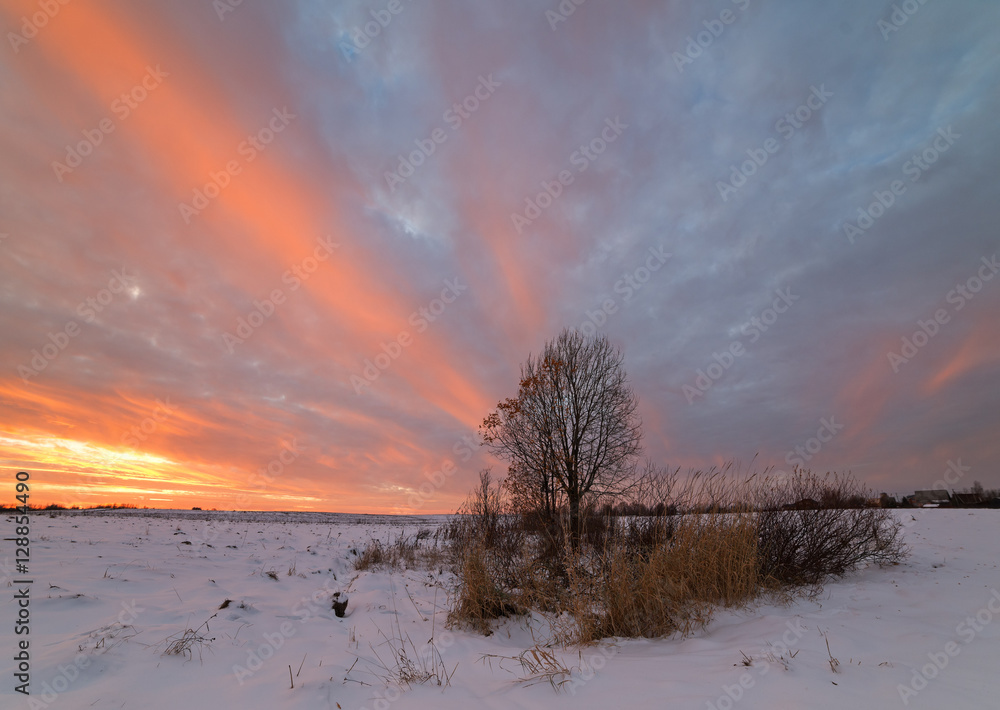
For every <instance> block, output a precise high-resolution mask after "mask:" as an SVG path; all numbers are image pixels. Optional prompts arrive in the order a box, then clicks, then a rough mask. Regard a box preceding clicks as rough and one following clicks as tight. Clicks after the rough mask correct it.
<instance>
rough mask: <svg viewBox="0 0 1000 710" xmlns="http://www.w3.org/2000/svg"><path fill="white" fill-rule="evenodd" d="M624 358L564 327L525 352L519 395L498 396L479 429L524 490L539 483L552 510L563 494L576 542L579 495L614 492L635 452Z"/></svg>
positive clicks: (636, 430) (635, 422)
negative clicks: (537, 347)
mask: <svg viewBox="0 0 1000 710" xmlns="http://www.w3.org/2000/svg"><path fill="white" fill-rule="evenodd" d="M623 359H624V358H623V355H622V353H621V351H620V350H618V349H617V348H615V347H613V346H612V345H611V344H610V343H609V342H608V339H607V338H606V337H605V336H603V335H597V336H590V337H588V336H584V335H582V334H580V333H578V332H576V331H571V330H563V332H562V333H560V334H559V336H558V337H557V338H555V339H554V340H551V341H549V342H547V343H546V344H545V348H544V350H543V351H542V353H541V354H540V355H538V356H537V357H531V356H530V355H529V356H528V360H527V362H525V363H524V364H523V365H522V366H521V382H520V387H519V389H518V394H517V397H516V398H514V399H509V398H508V399H506V400H504V401H502V402H500V403H499V404H498V405H497V408H496V410H495V411H494V412H492V413H491V414H490V415H489V416H487V417H486V419H485V420H483V425H482V427H481V428H480V433H481V435H482V437H483V441H484V442H485V443H486V444H487V445H488V446H489V447H490V448H491V450H492V451H493V452H494V453H495V454H496V455H498V456H499V457H501V458H503V459H506V460H507V461H509V462H510V463H511V469H512V474H513V475H514V476H515V477H517V480H518V484H519V485H520V486H521V489H522V490H524V489H525V488H531V487H535V488H537V490H538V500H540V501H541V502H542V503H543V505H548V506H552V507H553V508H554V507H555V506H556V505H558V500H559V497H560V496H562V495H564V496H565V500H566V502H567V504H568V507H569V524H570V533H571V536H572V541H573V545H574V547H576V546H578V545H579V540H580V533H581V519H580V511H581V503H582V502H583V500H584V498H585V497H586V496H589V495H607V494H613V493H615V492H616V491H618V490H620V489H621V486H622V483H623V482H624V481H625V480H626V479H627V478H628V476H629V474H630V473H631V471H632V470H633V464H634V459H635V457H636V456H637V455H638V453H639V451H640V444H641V440H642V427H641V424H640V422H639V417H638V415H637V414H636V409H637V408H638V404H639V400H638V397H637V396H636V395H635V393H634V392H633V391H632V389H631V388H630V387H629V385H628V382H627V378H626V376H625V371H624V369H623V367H622V363H623Z"/></svg>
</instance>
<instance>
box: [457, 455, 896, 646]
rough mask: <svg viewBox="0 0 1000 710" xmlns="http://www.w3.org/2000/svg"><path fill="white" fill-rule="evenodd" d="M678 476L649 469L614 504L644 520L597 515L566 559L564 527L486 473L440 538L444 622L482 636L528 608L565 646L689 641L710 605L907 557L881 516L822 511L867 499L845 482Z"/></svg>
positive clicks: (606, 512)
mask: <svg viewBox="0 0 1000 710" xmlns="http://www.w3.org/2000/svg"><path fill="white" fill-rule="evenodd" d="M647 473H648V471H647ZM676 473H677V472H674V473H673V474H664V473H662V472H658V473H657V476H659V478H658V479H657V480H655V481H648V480H647V481H645V482H644V484H643V485H641V486H638V487H637V489H636V492H635V495H634V496H633V498H632V499H631V500H628V501H625V502H624V503H622V504H621V506H620V507H619V510H621V509H622V508H624V509H630V510H643V511H646V512H647V513H649V514H644V515H629V516H621V515H616V514H615V509H614V508H613V507H611V506H609V505H603V506H601V507H598V506H596V505H595V507H594V509H593V510H591V511H589V512H588V513H587V514H586V515H585V516H584V520H585V525H584V532H583V535H582V545H581V546H580V548H579V549H574V547H573V545H572V541H571V536H570V535H569V534H568V533H567V528H568V526H567V523H568V519H567V518H565V517H564V518H563V520H562V524H560V521H559V520H556V521H550V522H549V523H548V524H544V525H540V524H539V522H538V518H537V517H535V516H533V515H530V514H523V515H522V514H519V513H518V511H516V510H513V509H512V508H511V506H510V503H509V500H507V499H506V498H505V496H504V494H503V492H502V489H501V488H499V487H496V486H494V485H493V483H492V481H491V480H490V476H489V472H488V471H487V472H483V474H481V477H480V485H479V487H477V489H476V490H475V491H474V492H473V494H472V495H471V496H470V498H469V500H468V501H467V502H466V504H465V505H464V506H463V508H462V509H461V511H460V514H459V515H458V516H457V517H456V518H455V520H454V521H453V522H452V523H451V525H450V527H449V529H448V534H447V538H448V540H449V543H450V546H451V557H452V562H453V567H454V570H455V575H456V589H455V595H454V600H453V604H452V610H451V613H450V616H449V620H450V622H451V623H452V624H457V625H461V626H467V627H471V628H473V629H475V630H478V631H480V632H482V633H486V634H488V633H490V632H491V629H492V622H493V620H494V619H497V618H499V617H503V616H509V615H512V614H519V613H526V612H527V611H528V610H532V609H534V610H538V611H541V612H548V613H551V614H554V615H560V614H562V613H563V612H568V614H569V618H570V619H571V620H572V621H571V623H570V624H569V625H568V626H567V625H565V624H564V625H563V627H561V628H560V630H559V631H558V634H559V635H560V640H562V641H564V642H565V641H575V642H583V643H586V642H591V641H595V640H597V639H600V638H603V637H606V636H625V637H637V636H646V637H659V636H664V635H667V634H671V633H674V632H677V631H680V632H682V633H688V632H690V631H691V630H693V629H695V628H697V627H699V626H702V625H704V624H706V623H707V622H708V621H709V620H710V619H711V616H712V612H713V610H714V609H715V608H716V607H718V606H745V605H748V604H749V603H751V602H752V601H753V600H754V599H755V598H758V597H760V596H761V595H762V594H766V593H769V592H788V591H793V592H794V591H795V590H796V589H798V588H801V587H802V586H804V585H812V586H813V587H814V586H815V585H818V584H821V583H822V582H824V581H827V580H829V579H832V578H836V577H839V576H841V575H844V574H846V573H847V572H849V571H850V570H851V569H854V568H855V567H857V566H858V565H860V564H863V563H870V562H875V563H878V564H891V563H895V562H896V561H898V560H899V559H900V558H901V557H902V556H903V555H904V554H905V549H904V547H903V545H902V540H901V535H900V529H901V526H900V524H899V522H898V521H897V520H896V519H895V518H894V517H893V516H892V514H891V513H890V512H889V511H886V510H883V509H881V508H871V507H825V506H859V505H860V503H862V502H864V501H866V500H868V497H867V496H866V495H865V494H866V491H865V490H864V488H863V487H862V486H860V485H859V484H858V483H857V482H856V481H854V479H852V478H851V477H850V476H847V477H836V476H834V477H830V476H826V477H819V476H815V475H814V474H812V473H810V472H807V471H805V472H802V471H795V472H794V473H793V474H792V476H791V477H789V478H786V479H781V480H772V479H768V478H766V477H764V478H758V477H756V476H750V477H748V478H745V479H742V480H741V479H739V478H738V477H737V478H732V477H730V476H729V475H728V474H729V469H728V467H727V468H724V469H722V470H714V469H713V470H712V471H709V472H708V473H706V474H701V473H696V474H694V475H692V476H690V477H688V478H687V479H686V480H685V481H684V482H683V484H680V483H679V479H678V477H677V476H676ZM656 498H659V500H658V501H657V500H656ZM805 500H811V501H814V502H815V503H816V506H815V507H813V506H811V505H807V504H805V503H804V501H805ZM790 508H791V509H790ZM813 508H814V509H813ZM597 510H600V511H601V513H600V514H598V513H597V512H596V511H597ZM705 511H712V512H705ZM561 618H564V617H561Z"/></svg>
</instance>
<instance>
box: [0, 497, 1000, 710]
mask: <svg viewBox="0 0 1000 710" xmlns="http://www.w3.org/2000/svg"><path fill="white" fill-rule="evenodd" d="M897 514H898V515H899V516H900V518H901V519H902V520H904V521H905V522H906V523H907V524H908V527H907V530H906V538H907V542H908V544H909V545H910V547H911V550H912V555H911V556H910V557H909V558H908V559H907V560H906V561H905V562H904V563H903V564H901V565H899V566H896V567H891V568H886V569H879V568H877V567H874V568H870V569H864V570H860V571H858V572H856V573H854V574H852V575H850V576H849V577H847V578H846V579H844V580H842V581H840V582H837V583H833V584H829V585H827V586H826V587H825V589H824V590H823V592H822V594H820V595H819V596H818V597H817V598H815V599H811V600H808V599H800V600H798V601H796V602H795V603H793V604H791V605H789V606H780V605H773V604H763V605H759V606H757V607H756V608H754V609H750V610H746V611H739V612H734V611H721V612H720V613H719V614H718V616H717V617H716V619H715V621H713V622H712V624H711V625H710V626H709V627H708V628H707V629H705V630H704V631H702V632H700V633H698V634H697V635H695V636H693V637H689V638H686V639H681V638H671V639H662V640H656V641H650V640H618V641H614V642H611V641H608V642H605V643H603V644H600V645H597V646H590V647H586V648H583V649H558V648H556V649H549V650H550V651H552V652H553V653H554V654H555V655H556V656H557V657H558V658H559V659H560V660H561V661H562V662H563V664H564V665H565V666H566V667H567V668H569V669H571V670H572V675H571V676H570V677H568V678H558V679H557V680H565V681H566V682H565V683H563V685H562V686H561V690H560V692H556V691H555V690H554V689H553V687H552V686H551V685H550V684H549V682H548V681H547V680H546V679H544V678H542V679H538V682H535V683H519V682H518V677H519V676H522V675H523V674H524V673H523V671H522V668H521V665H520V664H519V663H518V662H516V661H514V660H502V659H498V658H497V656H507V657H514V656H517V655H518V654H520V653H521V652H523V651H525V650H526V649H529V648H531V647H533V646H534V644H535V640H533V633H534V635H535V639H537V640H541V638H540V636H539V634H540V633H542V632H541V628H542V627H541V623H540V621H539V620H537V619H536V620H532V621H530V622H529V621H527V620H523V619H522V620H511V621H508V622H506V623H505V624H503V625H501V626H500V627H499V628H498V630H497V632H496V633H494V634H493V635H492V636H490V637H488V638H484V637H481V636H477V635H474V634H471V633H465V632H459V631H454V630H448V629H447V628H446V627H445V616H446V606H447V605H446V592H447V588H448V584H449V576H448V574H447V572H442V571H440V570H438V569H434V570H407V571H403V572H400V571H396V572H386V571H367V572H357V571H355V570H354V568H353V561H354V559H355V557H354V555H353V554H352V552H351V550H352V549H355V550H358V551H360V550H361V549H362V547H363V546H364V545H365V543H366V542H368V541H369V540H370V539H372V538H381V539H383V540H389V539H395V538H397V537H398V536H399V535H400V534H407V535H410V534H415V533H416V532H417V531H419V530H422V529H432V530H433V529H436V527H437V526H439V525H440V524H441V522H442V521H443V520H444V519H445V518H444V517H435V516H428V517H423V518H406V517H391V516H356V515H327V514H312V513H290V514H285V513H248V514H225V513H211V512H204V513H199V512H191V511H115V512H114V513H93V512H89V513H77V514H71V513H59V514H56V515H53V516H49V515H48V514H37V515H34V516H32V519H31V537H32V544H31V567H30V571H31V574H30V578H31V579H33V580H34V583H33V584H32V586H31V602H30V635H29V636H28V637H24V636H15V634H14V632H13V629H14V624H15V619H16V618H17V608H18V607H17V601H16V600H15V599H14V594H15V593H17V591H18V590H17V587H16V586H14V585H12V579H13V578H14V577H12V576H11V575H10V574H7V576H6V577H5V578H4V579H3V585H2V587H3V588H4V589H5V592H4V601H3V604H2V611H0V613H2V614H3V618H2V619H0V628H2V629H3V632H2V634H0V636H2V639H3V656H2V657H3V661H2V663H0V668H2V669H3V670H2V676H3V684H2V689H0V706H2V707H3V708H21V707H24V708H28V707H54V708H73V709H76V708H81V709H82V708H137V709H138V708H184V709H185V710H187V709H191V710H195V709H199V708H213V709H221V708H230V707H232V708H249V709H251V710H252V709H256V708H267V709H271V708H303V709H304V708H343V710H352V709H355V708H373V709H374V708H389V707H392V708H398V709H400V710H401V709H403V708H414V707H416V708H435V709H441V710H445V709H447V708H462V709H465V708H475V707H488V708H609V709H610V708H621V707H628V708H667V707H669V708H692V709H697V710H704V709H707V708H713V709H717V710H728V709H729V708H741V709H743V708H745V709H747V710H750V709H751V708H836V709H837V710H840V709H842V708H850V709H852V710H855V709H859V708H894V707H909V708H935V709H937V708H949V709H953V708H996V707H1000V591H998V590H1000V568H998V562H997V550H998V542H997V541H998V539H1000V536H998V533H1000V511H994V510H981V511H980V510H977V511H970V510H933V511H916V512H915V513H914V512H912V511H897ZM913 518H915V519H913ZM5 524H6V526H7V529H8V530H12V529H13V518H12V516H11V517H10V518H8V520H7V521H6V523H5ZM5 544H7V545H12V543H5ZM12 550H13V548H12V547H6V548H4V552H3V553H0V555H2V554H10V553H11V552H12ZM269 572H271V573H273V574H272V575H269V574H268V573H269ZM290 572H291V574H290ZM335 592H340V593H341V594H342V595H343V596H347V597H348V598H349V600H350V601H349V604H348V607H347V612H346V616H345V617H344V618H337V617H336V616H335V614H334V612H333V610H332V609H331V603H330V602H331V598H332V595H333V594H334V593H335ZM227 599H228V600H231V601H230V602H229V603H228V604H227V605H226V607H225V608H222V609H220V606H222V605H223V604H224V602H225V601H226V600H227ZM206 622H207V623H206ZM187 630H191V631H192V632H193V633H192V634H188V635H187V636H186V637H185V636H184V633H185V631H187ZM432 635H433V637H434V644H433V647H431V646H430V645H428V640H429V639H430V638H431V637H432ZM23 638H29V639H30V690H31V695H30V696H29V697H25V696H23V695H21V694H20V693H17V692H15V690H14V688H15V685H17V684H18V681H17V680H16V679H15V677H14V673H15V672H16V663H15V662H14V661H12V657H13V655H14V654H15V653H17V650H16V644H17V641H18V640H20V639H23ZM399 638H402V639H403V640H404V641H406V650H407V651H408V656H409V657H410V658H411V659H412V660H414V661H415V662H417V663H418V664H419V663H424V664H425V665H426V666H427V667H430V664H431V663H432V661H434V660H435V659H439V661H443V664H444V668H445V669H446V673H447V674H450V686H449V687H444V686H438V685H436V684H434V683H433V681H432V682H430V683H427V684H423V685H418V686H414V687H410V688H409V689H405V688H404V689H402V690H400V689H399V688H398V687H397V686H396V685H389V686H388V687H387V686H386V684H385V682H384V679H385V678H386V677H387V676H388V672H387V671H386V670H385V669H384V668H383V666H390V667H391V666H393V665H394V659H393V647H396V648H398V647H399V643H398V639H399ZM387 639H397V641H396V642H394V643H389V642H388V641H387ZM178 642H179V643H178ZM411 644H412V645H411ZM827 644H829V652H828V650H827V648H828V646H827ZM172 645H173V648H174V650H179V651H181V652H180V653H176V654H169V653H165V652H166V651H168V650H169V649H171V646H172ZM434 649H436V650H437V652H439V653H440V657H438V656H437V655H436V653H435V652H434ZM487 655H492V656H494V657H493V658H486V659H484V656H487ZM831 657H832V658H833V659H836V662H833V661H831ZM745 664H749V665H745ZM832 666H835V668H836V672H834V671H833V670H832ZM289 667H291V670H289ZM290 675H291V676H292V677H291V679H290V677H289V676H290ZM291 681H294V688H291V687H290V685H291ZM904 701H905V702H904Z"/></svg>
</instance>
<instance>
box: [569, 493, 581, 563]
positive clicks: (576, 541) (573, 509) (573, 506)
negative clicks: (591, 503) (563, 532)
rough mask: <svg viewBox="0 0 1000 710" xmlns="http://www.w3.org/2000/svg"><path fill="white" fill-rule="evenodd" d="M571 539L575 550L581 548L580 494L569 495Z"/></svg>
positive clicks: (577, 550)
mask: <svg viewBox="0 0 1000 710" xmlns="http://www.w3.org/2000/svg"><path fill="white" fill-rule="evenodd" d="M569 539H570V543H571V544H572V547H573V552H579V550H580V496H578V495H571V496H570V497H569Z"/></svg>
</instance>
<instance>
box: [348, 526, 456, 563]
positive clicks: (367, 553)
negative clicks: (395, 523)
mask: <svg viewBox="0 0 1000 710" xmlns="http://www.w3.org/2000/svg"><path fill="white" fill-rule="evenodd" d="M438 543H439V540H438V536H437V535H431V534H430V531H429V530H421V531H419V532H418V533H417V534H416V535H414V536H410V537H407V536H404V535H400V536H399V537H398V538H396V539H395V540H393V541H390V542H383V541H382V540H379V539H373V540H371V541H369V543H368V544H367V545H366V546H365V547H364V548H363V549H362V550H361V551H360V552H358V553H357V555H358V559H357V560H355V561H354V568H355V569H357V570H361V571H363V570H368V569H377V568H382V569H393V570H398V569H407V568H410V569H412V568H416V567H433V566H435V565H438V564H440V563H441V562H442V561H443V560H444V558H445V553H444V551H442V549H441V546H440V545H439V544H438Z"/></svg>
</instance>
